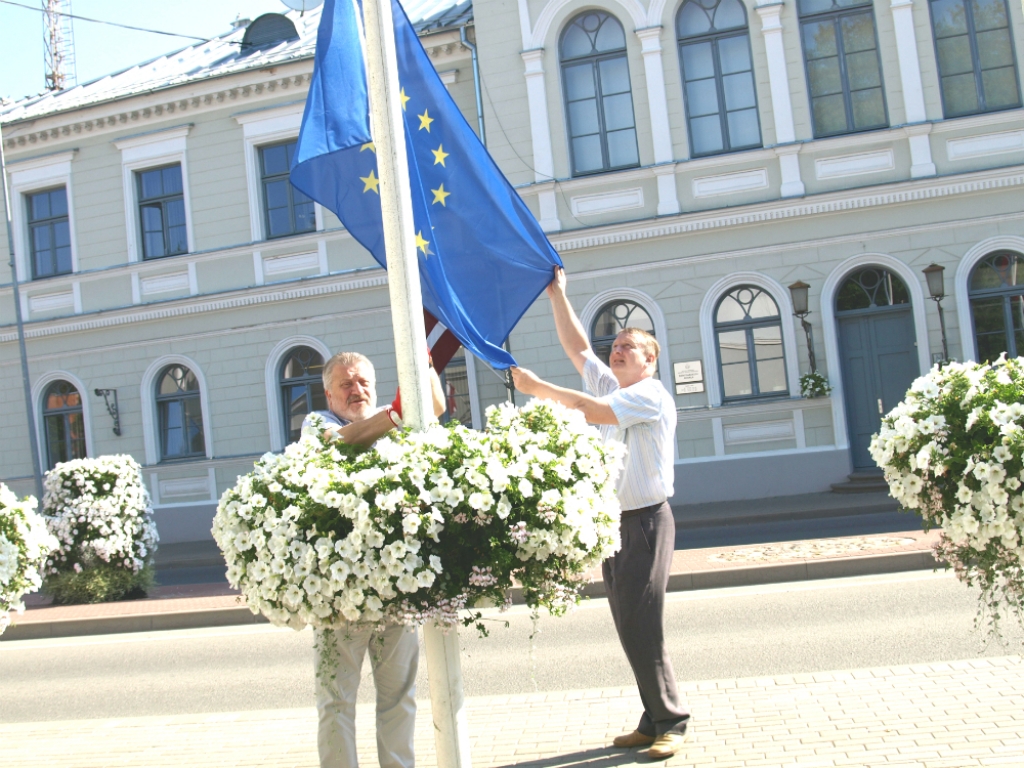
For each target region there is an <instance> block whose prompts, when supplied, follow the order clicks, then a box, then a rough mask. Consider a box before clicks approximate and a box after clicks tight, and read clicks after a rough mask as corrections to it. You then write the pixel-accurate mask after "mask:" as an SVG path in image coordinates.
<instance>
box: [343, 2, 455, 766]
mask: <svg viewBox="0 0 1024 768" xmlns="http://www.w3.org/2000/svg"><path fill="white" fill-rule="evenodd" d="M362 5H363V18H364V25H365V29H364V33H365V36H366V70H367V81H368V89H369V95H370V127H371V130H372V132H373V142H374V147H375V149H376V155H377V173H378V175H379V177H380V202H381V210H382V213H383V218H384V249H385V252H386V254H387V263H388V288H389V291H390V294H391V322H392V326H393V328H394V333H395V355H396V358H397V363H398V383H399V386H400V387H401V389H402V416H403V419H404V420H405V423H406V424H408V425H409V426H411V427H413V428H414V429H423V428H425V427H426V426H427V425H428V424H429V423H430V422H432V421H433V420H434V411H433V408H432V398H431V394H430V382H429V379H428V376H427V358H426V354H425V352H426V350H425V349H424V346H425V344H426V331H425V327H424V324H423V309H422V307H423V298H422V294H421V293H420V280H419V262H418V260H417V258H416V244H415V240H414V222H413V214H412V196H411V191H410V184H409V165H408V161H407V157H406V146H405V128H404V125H403V123H402V101H401V97H400V85H399V82H398V59H397V55H396V52H395V31H394V30H395V27H394V22H393V20H392V13H391V3H390V0H363V4H362ZM423 643H424V646H425V649H426V655H427V673H428V676H429V679H430V703H431V710H432V713H433V719H434V741H435V744H436V748H437V764H438V766H440V768H470V767H471V763H470V756H469V734H468V731H467V726H466V713H465V707H464V700H463V699H464V697H463V692H462V667H461V663H460V659H459V635H458V632H457V630H456V629H455V628H452V629H450V630H449V631H448V632H447V633H445V632H442V631H441V630H440V629H438V628H437V627H436V626H434V625H433V624H432V623H428V624H427V625H426V626H424V628H423Z"/></svg>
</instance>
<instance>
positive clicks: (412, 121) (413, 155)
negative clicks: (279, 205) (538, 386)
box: [291, 0, 562, 368]
mask: <svg viewBox="0 0 1024 768" xmlns="http://www.w3.org/2000/svg"><path fill="white" fill-rule="evenodd" d="M356 2H357V0H342V2H341V3H337V4H336V3H335V1H334V0H327V2H326V3H325V4H324V9H323V13H322V16H321V20H320V29H319V33H318V37H317V47H316V59H315V63H314V69H313V79H312V82H311V84H310V89H309V96H308V97H307V100H306V111H305V114H304V115H303V118H302V131H301V133H300V134H299V142H298V149H297V151H296V153H295V160H294V162H293V165H292V172H291V178H292V183H293V184H294V185H295V186H296V187H297V188H298V189H300V190H301V191H303V192H305V193H306V194H307V195H309V196H310V197H311V198H313V199H314V200H316V201H317V202H318V203H320V204H321V205H323V206H324V207H325V208H327V209H329V210H331V211H333V212H334V213H335V215H337V217H338V218H339V219H341V221H342V223H343V224H344V225H345V227H346V228H347V229H348V231H349V232H351V233H352V236H353V237H355V238H356V240H358V241H359V242H360V243H362V244H363V245H364V246H365V247H366V248H367V249H368V250H369V251H370V252H371V253H372V254H373V256H374V258H375V259H376V260H377V261H378V262H379V263H380V264H381V266H384V267H385V268H386V267H387V261H386V257H385V253H384V231H383V224H382V218H381V207H380V193H379V190H378V185H379V183H380V182H379V179H378V176H377V162H376V158H375V156H374V146H373V142H372V138H371V136H370V120H369V99H368V96H367V88H366V65H365V61H364V59H363V53H362V51H363V47H362V41H361V28H362V20H361V18H359V17H357V14H359V15H360V16H361V6H358V8H357V5H356ZM392 9H393V10H392V12H393V14H394V22H395V44H396V48H397V53H398V79H399V84H400V86H401V94H402V109H403V118H404V122H405V136H406V147H407V151H408V157H409V177H410V181H411V186H412V209H413V219H414V229H415V232H416V246H417V255H418V256H419V267H420V282H421V285H422V290H423V305H424V307H425V308H426V309H427V310H428V311H429V312H431V313H432V314H433V315H434V316H435V317H437V318H438V319H439V320H440V321H441V322H442V323H444V325H445V326H446V327H447V328H448V329H449V330H450V331H452V333H454V334H455V336H456V337H457V338H458V339H459V341H460V342H462V344H463V346H465V347H466V348H467V349H469V350H470V351H471V352H473V354H475V355H476V356H477V357H480V358H482V359H483V360H486V361H487V362H489V363H490V364H491V365H493V366H494V367H496V368H507V367H508V366H510V365H514V364H515V360H514V359H513V358H512V356H511V355H510V354H509V353H508V352H506V351H505V350H504V349H502V348H501V344H502V342H504V340H505V339H506V338H507V337H508V334H509V332H511V330H512V328H514V327H515V325H516V323H517V322H519V318H521V317H522V316H523V314H524V313H525V312H526V310H527V309H528V308H529V306H530V305H531V304H532V303H533V302H534V300H535V299H536V298H537V296H539V295H540V293H541V291H543V290H544V288H545V287H546V286H547V284H548V283H549V282H551V278H552V267H553V266H554V265H556V264H558V265H561V263H562V262H561V259H560V258H559V257H558V254H557V253H555V250H554V248H552V247H551V244H550V243H549V242H548V239H547V237H545V235H544V233H543V232H542V231H541V228H540V225H539V224H538V223H537V220H536V219H535V218H534V216H533V214H532V213H530V211H529V209H528V208H527V207H526V205H525V203H523V201H522V199H520V197H519V195H518V194H517V193H516V191H515V190H514V189H513V188H512V186H511V185H510V184H509V183H508V181H507V180H506V179H505V177H504V176H503V175H502V173H501V171H500V170H498V166H497V165H496V164H495V163H494V161H493V160H492V159H491V156H490V155H489V154H488V153H487V150H486V149H485V148H484V146H483V144H481V143H480V140H479V139H478V138H477V136H476V134H475V133H474V132H473V129H472V128H470V127H469V124H468V123H467V122H466V120H465V118H464V117H463V116H462V113H461V112H460V111H459V109H458V107H457V106H456V105H455V102H454V101H453V100H452V98H451V96H450V95H449V94H448V90H447V89H446V88H445V86H444V84H443V83H442V82H441V80H440V78H439V77H438V75H437V72H435V70H434V67H433V65H432V64H431V63H430V59H429V58H428V57H427V54H426V52H425V51H424V50H423V46H422V45H421V44H420V41H419V38H418V37H417V36H416V32H415V30H414V29H413V27H412V24H410V23H409V19H408V17H407V16H406V15H405V11H404V10H403V9H402V6H401V5H400V4H399V3H398V0H392Z"/></svg>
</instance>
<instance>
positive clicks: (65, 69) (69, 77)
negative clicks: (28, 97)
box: [42, 0, 77, 91]
mask: <svg viewBox="0 0 1024 768" xmlns="http://www.w3.org/2000/svg"><path fill="white" fill-rule="evenodd" d="M42 3H43V66H44V67H45V68H46V90H48V91H63V90H64V89H65V88H71V87H73V86H74V85H75V82H76V80H77V76H76V72H75V38H74V30H73V29H72V26H71V0H42Z"/></svg>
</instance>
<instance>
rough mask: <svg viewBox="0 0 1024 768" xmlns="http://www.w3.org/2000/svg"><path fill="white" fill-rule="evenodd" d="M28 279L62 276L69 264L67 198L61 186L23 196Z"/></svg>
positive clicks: (69, 227) (70, 266) (66, 272)
mask: <svg viewBox="0 0 1024 768" xmlns="http://www.w3.org/2000/svg"><path fill="white" fill-rule="evenodd" d="M25 207H26V209H27V211H28V239H29V249H30V252H31V257H32V279H33V280H38V279H39V278H41V277H53V276H54V275H66V274H68V273H69V272H71V270H72V265H71V225H70V222H69V219H68V195H67V189H66V188H65V187H63V186H61V187H57V188H56V189H47V190H43V191H41V192H33V193H31V194H27V195H25Z"/></svg>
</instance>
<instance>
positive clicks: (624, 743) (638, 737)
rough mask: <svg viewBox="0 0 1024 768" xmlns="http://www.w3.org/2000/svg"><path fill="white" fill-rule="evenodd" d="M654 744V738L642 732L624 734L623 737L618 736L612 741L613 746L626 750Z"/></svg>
mask: <svg viewBox="0 0 1024 768" xmlns="http://www.w3.org/2000/svg"><path fill="white" fill-rule="evenodd" d="M653 743H654V737H653V736H646V735H644V734H642V733H640V731H633V732H632V733H624V734H622V735H621V736H616V737H615V739H614V741H612V745H613V746H616V747H622V748H624V749H632V748H633V747H646V746H648V745H649V744H653Z"/></svg>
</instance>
